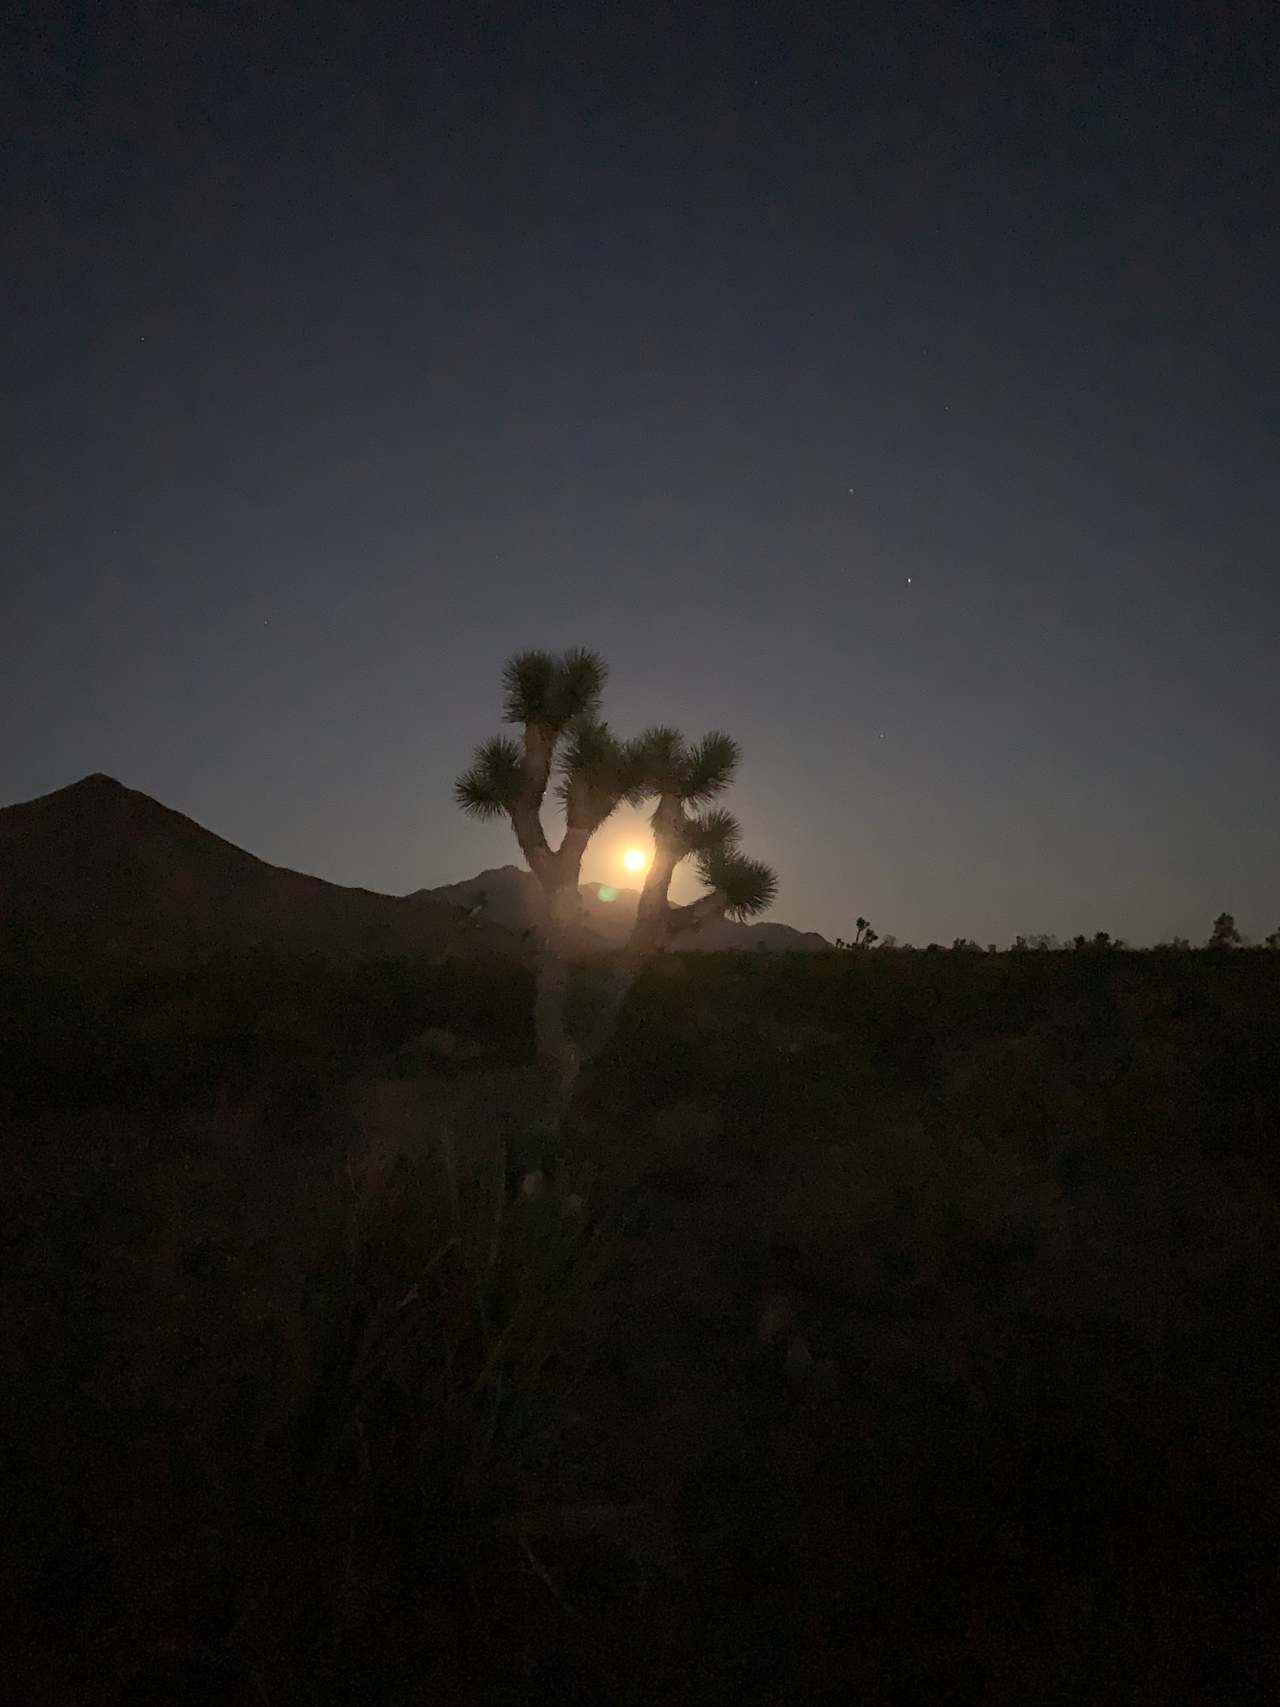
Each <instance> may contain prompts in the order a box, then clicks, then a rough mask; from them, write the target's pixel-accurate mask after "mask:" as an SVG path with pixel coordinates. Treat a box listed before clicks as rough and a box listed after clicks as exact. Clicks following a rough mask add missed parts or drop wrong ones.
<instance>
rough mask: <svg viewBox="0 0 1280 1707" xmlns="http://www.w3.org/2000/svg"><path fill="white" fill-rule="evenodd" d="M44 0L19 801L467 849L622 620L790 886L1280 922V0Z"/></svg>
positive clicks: (833, 903) (336, 862)
mask: <svg viewBox="0 0 1280 1707" xmlns="http://www.w3.org/2000/svg"><path fill="white" fill-rule="evenodd" d="M1143 14H1146V15H1145V16H1143ZM32 15H33V16H34V17H35V19H36V21H35V22H31V23H28V24H27V25H23V24H18V25H17V26H10V29H11V37H10V41H9V43H8V47H7V51H6V53H5V56H4V57H5V62H6V64H8V66H9V67H10V70H11V72H15V71H16V73H17V74H18V76H19V78H20V79H21V84H22V88H21V92H20V96H19V100H18V102H17V103H16V104H13V103H11V104H10V108H11V111H12V112H13V113H14V114H15V116H16V119H17V125H16V129H15V137H16V147H11V148H10V150H9V151H8V163H9V171H8V174H7V179H6V184H5V188H4V191H3V198H4V201H3V208H2V209H0V212H3V215H4V219H5V228H6V230H7V231H8V232H9V234H10V237H11V240H12V239H14V238H16V240H17V242H16V247H15V246H14V244H13V242H12V241H11V245H10V247H11V251H12V253H13V255H14V256H15V257H16V260H17V266H16V267H11V269H10V270H9V271H8V274H7V277H6V279H5V282H4V285H3V290H4V301H3V310H4V313H3V324H4V340H5V385H4V411H5V427H6V449H7V454H6V456H5V458H4V476H3V492H2V493H0V498H2V501H3V522H4V529H5V536H6V537H5V554H4V555H5V562H6V565H7V568H8V570H9V571H10V573H8V574H7V575H6V578H5V584H4V587H3V591H2V592H0V645H2V647H3V670H2V671H0V723H2V725H3V729H4V735H5V738H4V742H3V747H2V748H0V800H5V801H10V800H16V799H22V798H26V797H28V796H31V795H34V794H39V793H45V792H48V791H49V790H51V789H54V788H57V787H60V786H62V785H63V784H65V783H68V782H71V781H73V780H74V779H76V778H77V777H79V776H81V775H83V774H85V773H86V772H89V771H94V770H103V771H107V772H109V773H111V774H113V775H115V776H117V777H119V778H120V779H121V780H122V781H124V782H126V783H129V784H130V785H131V786H133V787H136V788H141V789H144V790H146V791H147V792H148V793H151V794H154V795H156V796H158V797H159V798H160V799H162V800H164V801H165V802H166V803H167V804H170V805H172V806H175V807H178V808H179V809H181V810H182V811H185V812H188V813H190V814H191V815H193V816H194V817H196V818H198V819H200V820H201V821H202V822H204V823H206V824H208V825H209V826H210V827H211V828H213V829H216V830H217V831H219V832H220V833H221V834H223V835H226V836H228V837H229V838H230V839H232V840H233V841H237V842H239V843H241V844H242V845H244V846H246V847H248V848H250V849H251V850H252V851H254V852H255V853H258V854H260V855H262V856H264V857H266V858H268V859H271V860H274V861H277V862H280V863H283V864H287V865H292V866H295V867H298V868H301V869H303V870H308V871H315V872H318V873H319V874H320V875H322V876H325V877H329V878H333V879H336V880H338V881H342V882H351V883H362V884H366V885H369V886H371V887H376V888H383V889H387V890H391V891H403V890H408V889H413V888H417V887H419V886H422V885H429V884H435V883H440V882H445V881H449V880H453V879H456V878H459V877H462V876H464V875H467V874H469V873H470V872H472V871H475V870H477V869H479V868H480V867H481V866H484V865H489V864H494V863H499V862H502V861H506V860H510V859H513V858H514V857H515V854H514V844H512V843H511V842H510V841H509V839H508V838H507V837H506V836H504V835H503V833H502V832H501V831H500V830H496V829H495V830H489V829H484V828H477V827H476V826H474V825H472V824H470V823H467V822H466V821H464V820H463V819H461V818H460V817H459V815H458V814H457V813H456V812H455V811H454V809H453V806H452V803H451V797H450V784H451V780H452V778H453V776H454V774H455V773H456V771H457V770H458V769H459V768H460V767H461V766H462V764H463V763H465V761H466V759H467V757H468V754H469V752H470V749H471V747H472V745H473V744H474V742H475V740H476V739H478V738H479V737H481V736H483V735H486V734H489V733H491V732H493V731H494V730H496V728H497V727H498V716H497V711H498V687H497V676H498V670H499V667H500V665H501V662H502V659H503V657H504V656H505V655H506V654H507V653H508V652H509V651H510V650H512V649H514V648H517V647H521V646H528V645H551V646H556V645H561V644H565V643H577V642H581V643H585V644H588V645H592V646H595V647H597V648H599V649H601V650H602V651H604V652H605V653H606V655H607V656H608V657H609V659H610V660H611V663H612V666H613V671H614V677H613V683H612V686H611V691H610V696H609V707H608V709H609V713H610V716H611V718H612V720H613V721H614V723H615V724H616V725H617V726H619V727H620V728H622V729H624V730H626V729H629V728H632V727H635V726H638V725H640V724H641V723H645V722H651V721H656V720H662V721H673V722H677V723H679V724H681V725H684V726H686V727H687V728H688V729H689V731H690V732H691V733H700V732H701V731H702V730H703V729H704V728H707V727H710V726H722V727H725V728H727V729H729V730H730V731H731V732H733V733H734V734H736V735H737V736H738V737H739V738H740V739H741V741H742V742H743V745H744V747H745V749H746V764H745V768H744V774H743V781H742V786H741V788H740V789H739V790H738V792H737V794H736V796H735V799H734V805H735V807H736V808H737V809H738V811H739V814H740V816H741V817H742V819H743V820H744V823H745V825H746V827H747V831H748V845H749V849H750V851H752V852H754V853H757V854H759V855H761V856H763V857H765V858H767V859H769V860H771V861H772V862H773V863H774V864H776V865H777V867H778V869H779V872H780V875H781V880H782V894H781V897H780V900H779V903H778V908H777V911H776V916H777V917H779V918H782V919H786V920H788V921H790V922H792V923H795V924H797V925H803V926H808V927H814V928H818V929H821V930H823V931H826V932H827V933H828V934H831V935H834V934H836V933H837V932H842V933H843V932H845V931H846V930H847V929H848V927H850V926H851V923H852V920H853V917H854V916H855V915H856V914H857V913H864V914H867V915H868V916H870V917H871V918H872V919H873V920H874V922H875V923H876V925H877V926H878V927H879V928H880V930H881V931H882V932H889V931H892V932H895V933H896V934H897V935H898V936H899V937H900V938H903V939H911V940H914V941H916V942H925V941H928V940H929V939H930V938H939V939H941V940H944V941H948V942H949V941H950V940H951V938H952V937H953V936H955V935H957V934H964V935H971V936H974V937H977V938H978V939H980V940H981V941H984V942H985V941H988V940H992V939H995V940H1000V941H1007V940H1008V939H1009V938H1011V937H1012V936H1013V935H1014V934H1015V933H1017V932H1034V931H1054V932H1059V933H1063V934H1071V933H1074V932H1075V931H1076V930H1084V931H1089V932H1092V931H1094V930H1098V929H1108V930H1111V931H1112V932H1115V933H1117V934H1121V935H1124V936H1126V937H1129V938H1130V939H1132V940H1135V941H1139V942H1142V941H1149V940H1152V939H1154V938H1156V937H1159V936H1162V935H1167V934H1169V933H1172V932H1182V933H1185V934H1188V935H1192V936H1196V937H1203V936H1204V935H1205V934H1207V931H1208V927H1209V923H1210V921H1211V920H1212V917H1213V915H1214V914H1215V913H1216V912H1218V911H1219V910H1221V909H1222V908H1224V907H1225V908H1228V909H1230V910H1232V911H1234V912H1235V913H1236V915H1237V918H1238V920H1239V922H1240V924H1241V925H1242V927H1243V928H1244V929H1245V930H1246V931H1247V932H1250V933H1253V934H1260V933H1263V932H1265V931H1267V930H1270V929H1272V928H1274V927H1275V926H1276V925H1277V924H1280V881H1277V873H1280V786H1278V785H1280V775H1278V770H1280V765H1278V762H1277V752H1278V750H1280V560H1278V553H1277V541H1278V540H1280V283H1278V282H1277V281H1278V280H1280V58H1278V56H1277V43H1278V39H1280V37H1278V33H1277V24H1276V15H1275V11H1274V8H1273V7H1271V6H1268V5H1264V4H1261V3H1259V4H1256V5H1249V4H1245V3H1242V0H1235V3H1234V4H1231V5H1230V6H1227V5H1222V6H1213V5H1199V6H1180V5H1177V4H1167V5H1160V6H1157V7H1150V8H1146V7H1135V6H1132V5H1125V6H1123V7H1122V6H1114V7H1112V6H1097V5H1094V6H1075V5H1059V4H1051V3H1048V0H1044V3H1040V4H1025V5H1016V6H1015V5H994V6H983V5H973V6H968V5H966V6H957V5H954V4H938V5H934V6H917V5H913V4H911V3H910V0H906V3H902V4H886V5H885V6H884V7H883V8H880V9H879V10H878V11H877V8H875V7H871V6H865V7H860V6H849V5H832V6H830V7H825V6H816V5H807V4H803V3H800V4H797V5H794V6H787V7H782V6H778V7H768V6H762V5H751V6H748V5H745V4H742V5H737V6H729V5H720V4H715V3H711V4H708V3H705V0H704V3H702V4H698V5H661V4H657V5H654V4H647V5H644V6H637V7H634V8H633V7H630V6H608V5H605V6H601V5H599V4H590V5H587V4H576V3H571V4H565V5H560V6H551V5H543V4H533V5H514V4H512V5H490V6H485V5H469V6H466V7H459V8H458V9H457V10H456V11H454V12H450V11H449V10H448V9H447V8H445V7H441V6H421V5H404V6H401V7H381V6H378V5H376V4H367V5H359V6H356V5H350V6H343V7H341V8H336V7H335V8H332V9H331V8H329V7H328V6H325V5H314V6H310V7H307V8H302V9H297V10H295V9H293V8H284V9H277V8H268V7H253V8H251V7H231V6H218V5H206V6H201V7H198V8H196V7H190V6H188V7H178V8H158V7H154V6H150V5H147V6H137V7H129V6H111V5H107V6H104V7H95V8H75V9H68V10H67V11H66V12H60V11H59V8H58V7H57V6H56V5H51V6H48V7H41V8H33V9H32ZM15 168H16V169H15ZM626 840H627V830H626V827H625V826H621V825H620V826H618V827H617V828H616V829H609V830H606V831H605V832H604V833H603V834H602V837H601V844H600V850H599V853H598V855H597V857H596V858H595V859H594V860H593V861H592V862H590V863H589V866H588V874H589V875H593V876H598V877H606V876H613V877H614V878H615V879H616V878H617V877H618V867H617V855H618V853H619V852H620V850H621V848H622V846H623V845H624V844H625V841H626Z"/></svg>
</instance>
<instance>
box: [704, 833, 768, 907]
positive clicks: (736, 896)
mask: <svg viewBox="0 0 1280 1707" xmlns="http://www.w3.org/2000/svg"><path fill="white" fill-rule="evenodd" d="M698 875H699V877H701V879H702V881H703V882H704V883H705V884H706V885H707V887H708V888H709V889H718V890H719V891H720V893H721V894H722V895H723V896H724V897H725V900H726V903H727V904H726V906H725V912H726V913H727V914H728V915H729V917H730V918H731V919H737V920H738V921H739V922H742V921H744V920H746V919H751V918H754V917H755V916H756V914H758V913H763V912H767V911H768V909H769V908H770V907H771V906H772V905H773V903H774V899H775V898H776V896H777V893H778V876H777V873H776V872H775V871H774V870H773V868H772V867H771V866H768V865H766V864H765V863H764V861H763V860H758V859H748V858H746V856H745V855H744V854H740V853H739V852H738V851H737V849H736V848H735V847H732V846H730V847H718V848H709V849H708V850H707V851H706V852H704V853H701V854H699V855H698Z"/></svg>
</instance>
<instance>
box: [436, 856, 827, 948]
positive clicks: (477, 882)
mask: <svg viewBox="0 0 1280 1707" xmlns="http://www.w3.org/2000/svg"><path fill="white" fill-rule="evenodd" d="M417 894H418V896H419V897H421V898H422V899H425V900H434V901H444V902H448V903H449V904H450V905H451V906H454V907H461V908H475V907H476V906H477V903H478V902H480V900H481V897H483V906H482V907H480V908H479V910H478V912H477V914H476V916H477V917H480V918H484V919H488V920H490V921H491V922H492V923H493V924H496V925H503V926H505V927H506V928H507V929H508V930H514V931H525V930H528V929H529V928H530V927H531V926H532V925H533V924H534V923H535V921H536V920H537V918H538V914H539V899H540V897H539V891H538V884H537V881H536V880H535V878H534V876H533V874H532V872H529V871H526V870H525V869H524V868H523V867H522V866H518V865H502V866H498V867H497V868H496V869H494V870H492V871H482V872H480V873H479V875H478V876H476V877H468V878H466V879H465V880H464V881H462V882H461V883H447V884H445V885H444V886H443V887H442V888H439V889H420V890H418V891H417ZM578 894H579V897H580V899H581V902H582V915H581V924H582V935H581V942H582V946H583V947H584V948H590V947H597V948H619V947H621V945H622V944H623V943H624V942H625V941H626V939H627V936H628V934H629V932H630V930H631V926H632V924H633V923H634V921H635V916H636V904H637V902H638V901H639V899H640V891H639V890H638V889H615V888H613V887H612V886H611V885H608V884H601V883H584V884H583V885H582V886H581V888H580V889H579V891H578ZM602 896H603V897H605V898H602ZM610 896H611V897H612V899H608V898H607V897H610ZM830 947H831V944H830V943H829V942H828V941H827V939H826V938H825V937H823V936H819V935H818V933H817V932H816V931H798V930H796V929H795V928H794V927H793V926H791V925H783V924H776V923H771V922H770V923H763V924H756V925H740V924H736V923H735V922H734V921H733V920H732V919H717V920H715V921H714V922H713V923H711V924H708V925H704V926H703V928H702V929H701V930H699V931H696V932H694V933H693V934H692V935H691V936H689V937H683V938H681V939H680V948H681V949H688V950H690V951H698V952H702V953H711V952H716V951H722V950H725V949H738V950H741V949H748V950H751V951H753V952H754V951H758V950H760V949H767V950H769V951H770V952H773V953H796V952H799V953H815V952H820V951H821V950H823V949H829V948H830Z"/></svg>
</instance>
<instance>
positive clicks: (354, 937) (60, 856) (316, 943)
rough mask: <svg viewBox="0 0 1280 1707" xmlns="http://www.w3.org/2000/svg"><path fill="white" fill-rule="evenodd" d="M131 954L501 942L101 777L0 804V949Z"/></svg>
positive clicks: (413, 949)
mask: <svg viewBox="0 0 1280 1707" xmlns="http://www.w3.org/2000/svg"><path fill="white" fill-rule="evenodd" d="M5 939H8V941H9V943H10V945H13V944H14V943H18V944H20V945H21V949H22V951H23V952H24V953H35V954H39V953H41V952H42V951H43V952H48V953H59V952H68V951H70V952H75V953H85V954H100V953H107V954H113V955H120V956H122V957H127V958H130V959H140V960H144V961H167V960H174V959H181V958H184V957H186V956H188V955H190V954H191V953H192V952H193V951H196V952H209V951H218V950H226V949H243V948H257V947H262V948H268V949H272V950H292V949H302V950H320V951H324V952H330V953H335V954H344V955H347V954H359V955H377V954H416V953H429V954H432V955H441V954H447V953H458V952H466V953H474V952H477V951H479V950H484V949H498V950H503V949H505V950H510V949H511V948H513V947H514V946H515V941H514V939H512V938H511V937H510V936H509V935H508V933H507V932H505V931H503V930H502V929H501V928H500V927H499V926H498V925H496V924H493V923H491V922H489V921H487V920H483V919H481V920H474V921H464V920H463V919H461V918H460V917H459V914H458V912H457V910H456V909H454V908H451V907H448V906H446V905H443V904H442V903H441V902H439V901H435V900H432V899H430V898H429V897H426V896H423V895H416V896H407V897H405V896H395V895H380V894H377V893H376V892H375V891H373V890H369V889H349V888H345V887H343V886H342V885H340V884H337V883H327V882H325V881H324V879H322V878H319V877H309V876H306V875H304V874H303V873H301V872H297V871H289V870H287V869H285V868H284V867H282V866H275V865H268V864H267V863H266V861H264V860H260V859H257V858H255V857H254V855H253V854H250V853H246V852H245V850H244V849H243V848H238V847H235V846H234V845H233V844H232V843H231V842H227V841H224V840H223V839H222V837H221V836H217V835H214V833H213V832H212V831H211V830H206V829H204V828H203V827H202V826H201V825H200V824H197V823H195V822H194V820H192V819H190V818H186V817H184V816H183V815H182V814H181V813H180V812H174V811H172V810H171V809H170V808H169V807H167V806H162V805H161V804H160V802H159V801H157V800H153V799H152V798H151V797H150V795H146V794H141V793H139V792H138V791H137V790H135V789H131V788H126V787H124V785H123V784H121V783H119V782H116V781H115V780H114V779H113V778H112V777H109V776H103V775H101V774H97V775H93V776H87V777H85V778H84V779H83V780H82V781H80V782H77V783H73V784H72V785H71V786H70V787H69V788H62V789H59V790H58V791H57V792H56V793H54V794H46V795H43V796H41V797H40V798H39V799H36V800H28V801H25V802H23V803H22V804H21V805H17V806H6V807H4V808H0V944H3V942H4V940H5Z"/></svg>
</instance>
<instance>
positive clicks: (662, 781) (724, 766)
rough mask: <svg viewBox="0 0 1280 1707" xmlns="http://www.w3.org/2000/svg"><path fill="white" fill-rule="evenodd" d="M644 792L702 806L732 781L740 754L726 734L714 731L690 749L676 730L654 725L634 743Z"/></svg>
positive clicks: (685, 803) (720, 792)
mask: <svg viewBox="0 0 1280 1707" xmlns="http://www.w3.org/2000/svg"><path fill="white" fill-rule="evenodd" d="M636 753H637V759H638V762H639V764H640V768H641V770H642V772H643V782H644V784H645V792H647V793H649V794H657V795H664V794H665V795H672V796H674V797H675V798H676V799H677V800H679V801H681V802H682V803H683V804H684V805H686V806H704V805H706V803H707V802H708V801H710V800H714V799H716V798H717V796H719V795H721V794H723V793H724V791H725V790H726V789H727V788H728V787H729V784H730V783H731V782H732V781H733V776H734V772H735V771H736V770H737V768H738V760H739V758H740V753H739V749H738V743H737V742H736V741H735V740H734V739H733V738H732V736H729V735H723V734H720V733H718V732H715V731H713V732H712V733H711V734H710V735H704V736H703V738H702V740H701V741H696V742H695V743H694V744H693V746H689V745H688V743H687V742H686V741H685V739H684V737H683V736H682V735H681V734H680V731H679V730H678V729H671V728H668V727H666V726H665V725H661V724H659V725H657V726H655V727H654V728H652V729H646V730H645V731H644V733H643V734H642V735H641V736H640V737H639V739H638V740H637V742H636Z"/></svg>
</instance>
